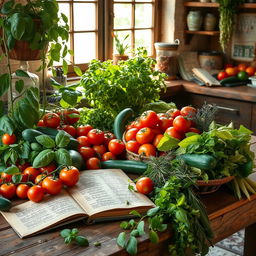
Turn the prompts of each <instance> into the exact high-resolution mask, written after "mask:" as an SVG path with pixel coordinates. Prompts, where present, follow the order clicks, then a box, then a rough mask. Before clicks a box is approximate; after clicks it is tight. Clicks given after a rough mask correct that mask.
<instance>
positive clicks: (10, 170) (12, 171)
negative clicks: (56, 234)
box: [4, 165, 20, 175]
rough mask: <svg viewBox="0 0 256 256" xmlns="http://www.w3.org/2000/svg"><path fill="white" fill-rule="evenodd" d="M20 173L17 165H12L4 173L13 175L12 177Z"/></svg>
mask: <svg viewBox="0 0 256 256" xmlns="http://www.w3.org/2000/svg"><path fill="white" fill-rule="evenodd" d="M19 172H20V170H19V168H18V167H17V166H16V165H12V166H10V167H8V168H7V169H6V170H5V171H4V173H7V174H11V175H13V174H15V173H19Z"/></svg>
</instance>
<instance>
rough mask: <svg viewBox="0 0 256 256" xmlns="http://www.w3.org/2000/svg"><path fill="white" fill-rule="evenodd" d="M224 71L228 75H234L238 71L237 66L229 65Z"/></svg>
mask: <svg viewBox="0 0 256 256" xmlns="http://www.w3.org/2000/svg"><path fill="white" fill-rule="evenodd" d="M225 72H226V73H227V74H228V76H236V74H237V73H238V68H237V67H229V68H226V69H225Z"/></svg>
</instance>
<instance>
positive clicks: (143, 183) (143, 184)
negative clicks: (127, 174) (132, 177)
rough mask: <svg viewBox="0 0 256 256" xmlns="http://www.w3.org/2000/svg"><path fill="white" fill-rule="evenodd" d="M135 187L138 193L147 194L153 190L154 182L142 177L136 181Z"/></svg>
mask: <svg viewBox="0 0 256 256" xmlns="http://www.w3.org/2000/svg"><path fill="white" fill-rule="evenodd" d="M136 189H137V191H138V192H139V193H141V194H145V195H148V194H149V193H151V192H152V191H153V189H154V183H153V181H152V180H151V179H150V178H148V177H143V178H140V179H138V181H137V182H136Z"/></svg>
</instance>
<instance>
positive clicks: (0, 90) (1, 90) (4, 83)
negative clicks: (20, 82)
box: [0, 74, 11, 97]
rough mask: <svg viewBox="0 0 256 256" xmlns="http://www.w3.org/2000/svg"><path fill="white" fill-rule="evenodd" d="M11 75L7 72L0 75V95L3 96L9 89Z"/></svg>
mask: <svg viewBox="0 0 256 256" xmlns="http://www.w3.org/2000/svg"><path fill="white" fill-rule="evenodd" d="M10 82H11V77H10V75H9V74H3V75H1V76H0V84H1V86H0V97H1V96H3V95H4V94H5V93H6V92H7V91H8V89H9V87H10Z"/></svg>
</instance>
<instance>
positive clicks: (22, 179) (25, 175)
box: [13, 173, 29, 182]
mask: <svg viewBox="0 0 256 256" xmlns="http://www.w3.org/2000/svg"><path fill="white" fill-rule="evenodd" d="M16 175H20V173H17V174H13V176H16ZM28 181H29V177H28V174H24V173H22V174H21V182H28Z"/></svg>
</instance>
